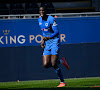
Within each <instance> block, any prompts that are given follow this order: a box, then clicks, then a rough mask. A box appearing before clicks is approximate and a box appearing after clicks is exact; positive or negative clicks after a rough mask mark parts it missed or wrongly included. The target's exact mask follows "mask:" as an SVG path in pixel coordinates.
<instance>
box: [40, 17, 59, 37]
mask: <svg viewBox="0 0 100 90" xmlns="http://www.w3.org/2000/svg"><path fill="white" fill-rule="evenodd" d="M38 22H39V25H40V28H41V30H42V33H43V36H44V37H48V36H49V37H50V38H54V37H59V31H58V28H57V24H56V21H55V19H54V17H52V16H47V21H45V20H42V17H40V18H39V19H38Z"/></svg>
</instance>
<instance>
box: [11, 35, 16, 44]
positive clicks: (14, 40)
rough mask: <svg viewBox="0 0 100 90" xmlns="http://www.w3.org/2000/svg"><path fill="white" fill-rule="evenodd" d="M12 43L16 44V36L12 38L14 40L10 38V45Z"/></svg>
mask: <svg viewBox="0 0 100 90" xmlns="http://www.w3.org/2000/svg"><path fill="white" fill-rule="evenodd" d="M12 41H13V42H14V43H15V44H16V36H14V38H12V37H11V36H10V44H12Z"/></svg>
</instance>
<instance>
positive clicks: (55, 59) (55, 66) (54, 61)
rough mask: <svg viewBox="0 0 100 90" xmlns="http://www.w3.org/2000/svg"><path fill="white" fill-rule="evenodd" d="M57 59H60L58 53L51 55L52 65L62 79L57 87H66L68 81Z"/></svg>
mask: <svg viewBox="0 0 100 90" xmlns="http://www.w3.org/2000/svg"><path fill="white" fill-rule="evenodd" d="M57 61H58V56H57V55H51V64H52V67H53V68H54V69H55V72H56V74H57V76H58V78H59V79H60V82H61V83H60V85H59V86H57V87H64V86H66V83H65V81H64V78H63V75H62V72H61V69H60V68H59V66H58V64H57Z"/></svg>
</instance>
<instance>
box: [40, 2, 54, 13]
mask: <svg viewBox="0 0 100 90" xmlns="http://www.w3.org/2000/svg"><path fill="white" fill-rule="evenodd" d="M41 6H45V7H46V10H47V14H50V13H55V8H54V6H53V4H52V2H42V3H41Z"/></svg>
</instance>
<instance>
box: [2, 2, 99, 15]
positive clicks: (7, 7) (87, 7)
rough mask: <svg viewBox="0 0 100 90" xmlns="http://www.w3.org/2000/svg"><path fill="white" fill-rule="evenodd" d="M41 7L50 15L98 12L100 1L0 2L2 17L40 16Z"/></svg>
mask: <svg viewBox="0 0 100 90" xmlns="http://www.w3.org/2000/svg"><path fill="white" fill-rule="evenodd" d="M2 4H4V5H2ZM40 6H45V7H47V13H48V14H51V13H82V12H98V11H100V0H67V1H65V0H7V1H6V2H5V0H0V15H11V14H38V9H39V7H40ZM2 10H3V11H2Z"/></svg>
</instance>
